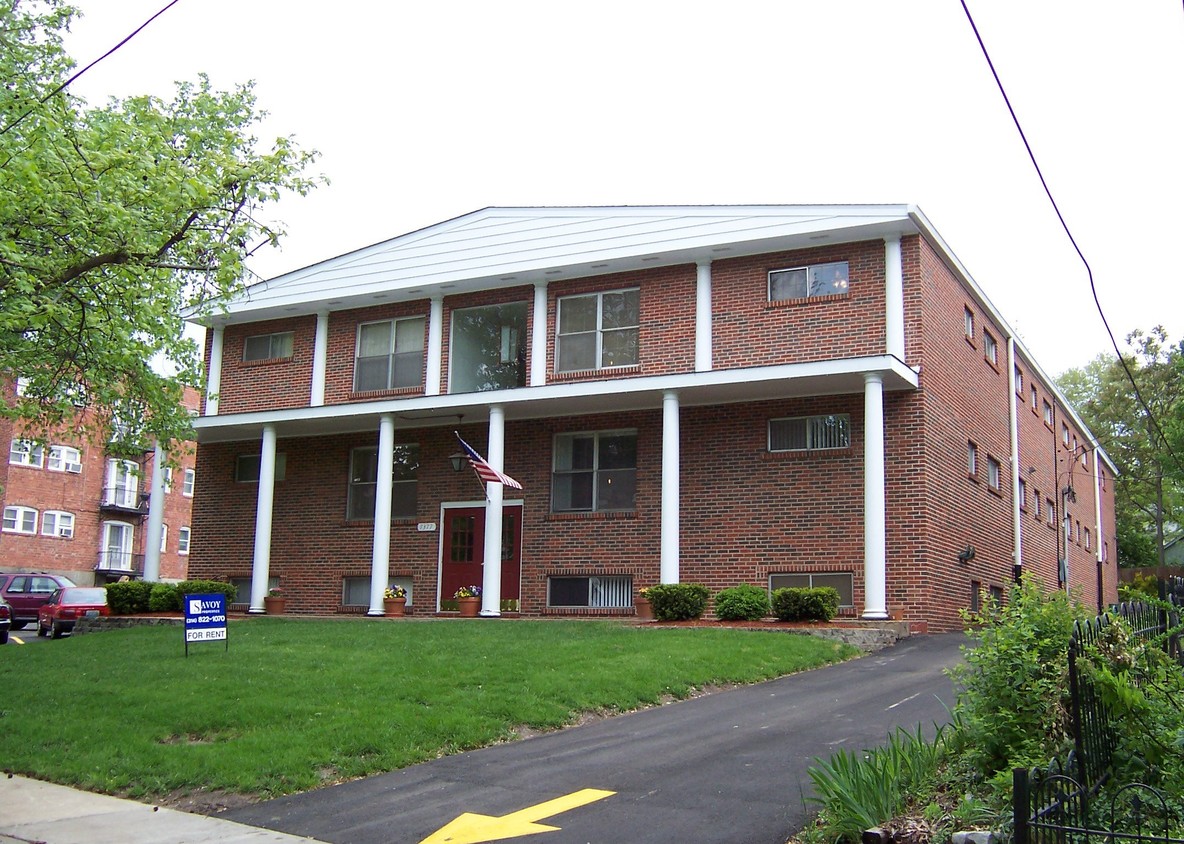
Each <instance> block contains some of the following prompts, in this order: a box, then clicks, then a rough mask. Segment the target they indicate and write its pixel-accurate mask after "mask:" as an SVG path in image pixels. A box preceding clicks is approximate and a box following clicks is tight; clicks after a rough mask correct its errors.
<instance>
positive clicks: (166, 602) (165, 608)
mask: <svg viewBox="0 0 1184 844" xmlns="http://www.w3.org/2000/svg"><path fill="white" fill-rule="evenodd" d="M148 609H149V610H151V611H152V612H180V611H181V596H180V595H178V594H177V587H176V586H174V585H173V584H171V583H154V584H152V593H151V594H150V595H149V596H148Z"/></svg>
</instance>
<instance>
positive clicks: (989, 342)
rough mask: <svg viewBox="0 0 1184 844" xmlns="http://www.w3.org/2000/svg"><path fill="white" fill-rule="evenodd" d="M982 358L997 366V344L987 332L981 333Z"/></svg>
mask: <svg viewBox="0 0 1184 844" xmlns="http://www.w3.org/2000/svg"><path fill="white" fill-rule="evenodd" d="M983 357H984V358H986V359H987V361H988V362H989V363H991V364H993V365H998V364H999V344H998V343H996V342H995V337H994V336H993V335H992V334H991V332H989V331H984V332H983Z"/></svg>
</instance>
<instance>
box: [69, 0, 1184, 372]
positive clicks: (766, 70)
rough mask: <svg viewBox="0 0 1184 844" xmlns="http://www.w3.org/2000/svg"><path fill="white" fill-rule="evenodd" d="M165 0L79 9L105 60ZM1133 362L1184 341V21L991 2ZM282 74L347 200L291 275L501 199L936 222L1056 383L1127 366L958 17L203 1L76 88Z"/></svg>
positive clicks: (309, 202)
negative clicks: (1091, 369)
mask: <svg viewBox="0 0 1184 844" xmlns="http://www.w3.org/2000/svg"><path fill="white" fill-rule="evenodd" d="M164 4H165V0H76V5H78V6H79V7H80V8H81V9H82V10H83V12H84V14H85V17H83V18H82V19H81V20H80V21H78V22H76V24H75V26H74V31H73V33H72V35H71V36H70V37H69V38H68V40H67V48H68V49H69V50H70V52H71V53H72V55H73V56H74V57H75V58H76V59H77V60H78V61H79V63H80V65H82V64H85V63H87V62H89V61H91V60H92V59H93V58H95V57H97V56H99V55H101V54H102V53H103V52H105V51H106V50H108V49H109V48H110V47H112V46H114V45H115V44H116V43H117V42H118V41H119V40H120V39H122V38H123V37H124V36H126V35H127V34H128V33H130V32H131V31H132V30H133V29H135V28H136V27H137V26H138V25H139V24H140V23H142V22H143V21H144V20H146V19H147V18H148V17H150V16H151V15H152V14H153V13H154V12H155V11H157V10H158V9H159V8H160V7H161V6H163V5H164ZM968 5H969V7H970V10H971V13H972V14H973V15H974V16H975V20H976V23H977V24H978V27H979V31H980V33H981V34H982V36H983V39H984V41H985V42H986V44H987V48H988V50H990V52H991V58H992V60H993V61H994V63H995V67H996V69H997V70H998V72H999V74H1000V76H1001V78H1002V80H1003V84H1004V85H1005V86H1006V88H1007V91H1008V95H1009V96H1010V98H1011V102H1012V105H1013V107H1014V108H1015V109H1016V112H1017V114H1018V115H1019V118H1020V121H1021V122H1022V124H1023V127H1024V131H1025V133H1026V134H1027V136H1028V140H1029V142H1030V143H1031V144H1032V146H1033V149H1034V151H1035V154H1036V156H1037V160H1038V161H1039V163H1040V165H1041V167H1042V168H1043V170H1044V174H1045V177H1046V178H1047V179H1048V182H1049V185H1050V187H1051V189H1052V191H1053V195H1054V196H1055V197H1056V199H1057V202H1058V203H1059V205H1060V207H1061V211H1062V213H1063V214H1064V215H1065V218H1066V220H1067V222H1068V224H1069V226H1070V228H1071V230H1072V231H1073V234H1074V236H1075V238H1076V239H1077V243H1078V245H1079V246H1080V248H1081V250H1082V252H1083V253H1084V254H1085V257H1086V259H1087V260H1088V261H1089V262H1090V265H1091V266H1092V268H1093V271H1094V278H1095V280H1096V282H1097V287H1098V294H1099V297H1100V299H1101V303H1102V306H1103V308H1104V309H1105V311H1106V315H1107V317H1108V319H1109V320H1110V324H1111V327H1112V328H1113V330H1114V333H1115V335H1116V337H1118V339H1119V342H1120V343H1121V342H1122V341H1123V337H1124V336H1125V335H1126V334H1127V333H1128V332H1129V331H1130V330H1131V329H1133V328H1144V329H1146V328H1149V327H1151V326H1153V325H1155V324H1163V325H1165V326H1166V327H1167V329H1168V331H1169V334H1170V336H1171V338H1172V339H1174V340H1180V339H1181V335H1182V334H1184V293H1182V288H1184V285H1182V281H1184V271H1182V266H1184V265H1182V262H1181V260H1180V257H1179V253H1178V252H1177V247H1178V246H1179V245H1180V242H1181V236H1180V227H1181V217H1182V214H1181V206H1180V201H1179V200H1180V198H1181V197H1184V156H1182V155H1181V148H1182V146H1184V144H1182V140H1184V139H1182V137H1181V136H1182V132H1181V127H1182V124H1184V116H1182V114H1184V110H1182V109H1181V107H1180V104H1181V101H1182V99H1184V98H1182V93H1181V80H1184V10H1182V9H1181V5H1180V3H1179V2H1176V0H1139V2H1128V3H1114V2H1102V0H989V2H988V0H968ZM200 71H205V72H206V73H208V74H209V75H210V77H211V79H212V80H213V82H214V83H215V84H216V85H218V86H220V87H230V86H231V85H233V84H234V83H236V82H242V81H246V80H250V79H254V80H255V81H256V83H257V87H256V93H257V95H258V99H259V103H260V105H261V107H263V108H264V109H266V110H267V111H269V112H270V114H271V117H270V118H269V120H268V122H267V124H266V127H265V128H266V131H264V132H263V133H261V137H264V138H271V137H274V136H276V135H287V134H292V135H295V136H296V138H297V140H298V141H299V142H300V143H301V144H302V145H303V146H305V147H312V148H316V149H318V150H320V151H321V152H322V153H323V157H322V158H321V160H320V161H319V162H318V170H319V171H320V172H323V173H324V174H326V175H327V176H328V177H329V178H330V179H331V180H332V184H331V185H330V186H328V187H322V188H320V189H318V190H317V191H315V192H314V193H313V194H312V195H311V196H310V197H308V198H304V199H301V198H299V197H293V198H291V199H287V200H284V201H283V202H282V203H280V204H279V205H278V206H276V207H275V208H274V209H273V212H272V217H273V218H275V219H280V220H282V221H284V222H285V223H286V224H287V227H288V232H289V236H288V237H287V238H286V239H285V241H284V246H283V248H282V251H276V250H264V252H265V253H266V254H260V255H259V256H257V258H256V259H255V260H254V262H253V264H252V267H253V269H254V270H255V271H256V272H258V273H260V274H261V275H263V276H264V277H270V276H274V275H277V274H279V273H282V272H286V271H288V270H291V269H295V268H298V267H301V266H305V265H307V264H310V263H313V262H315V261H319V260H323V259H325V258H329V257H332V256H334V255H338V254H340V253H342V252H346V251H349V250H352V249H355V248H358V247H360V246H364V245H367V244H370V243H374V242H376V241H380V240H384V239H387V238H389V237H394V236H396V235H399V234H402V233H404V232H408V231H413V230H415V229H418V228H422V227H424V226H427V225H431V224H433V223H437V222H440V221H442V220H446V219H450V218H452V217H456V216H459V215H461V214H465V213H468V212H470V211H474V210H477V209H479V208H483V207H486V206H490V205H531V206H534V205H539V206H546V205H665V204H764V203H770V204H781V203H787V204H811V203H878V202H891V203H897V202H908V203H915V204H917V205H919V206H920V207H921V209H922V210H923V211H924V212H925V214H926V216H927V217H928V218H929V220H930V221H931V222H932V223H933V225H934V227H935V228H936V229H937V230H938V231H939V232H940V233H941V235H942V236H943V237H944V239H945V240H946V242H947V243H948V244H949V246H950V247H951V248H952V249H953V251H954V253H955V254H956V255H957V256H958V257H959V259H960V260H961V261H962V263H963V264H964V265H965V267H966V268H967V269H968V270H969V272H970V273H971V275H972V276H973V277H974V278H975V280H976V281H977V282H978V283H979V286H980V287H982V288H983V290H984V291H986V293H987V295H988V296H989V297H990V298H991V300H992V301H993V302H994V304H995V305H996V307H997V308H998V309H999V310H1000V312H1001V313H1002V314H1003V315H1004V317H1005V318H1006V319H1007V320H1008V322H1009V323H1010V324H1011V326H1012V327H1013V328H1015V329H1016V330H1017V331H1018V332H1019V333H1020V335H1021V337H1022V338H1023V340H1024V342H1025V344H1026V345H1027V346H1028V348H1029V349H1031V350H1032V352H1033V353H1034V354H1035V356H1036V358H1037V359H1038V361H1039V362H1040V363H1041V365H1042V366H1043V367H1044V368H1045V370H1046V371H1048V372H1049V373H1050V374H1054V375H1055V374H1057V373H1060V372H1061V371H1063V370H1064V369H1066V368H1068V367H1072V366H1080V365H1083V364H1085V363H1086V362H1088V361H1089V360H1090V359H1092V358H1093V357H1094V356H1095V355H1096V354H1098V353H1099V352H1103V351H1107V350H1109V349H1110V346H1109V340H1108V339H1107V338H1106V335H1105V331H1104V329H1103V327H1102V323H1101V319H1100V317H1099V316H1098V313H1097V311H1096V309H1095V307H1094V303H1093V300H1092V297H1091V296H1090V292H1089V282H1088V276H1087V274H1086V270H1085V267H1084V265H1083V264H1082V263H1081V261H1080V259H1079V258H1078V257H1077V255H1076V253H1075V252H1074V250H1073V247H1072V244H1071V243H1070V242H1069V240H1068V238H1067V237H1066V236H1065V234H1064V232H1063V231H1062V230H1061V228H1060V224H1059V223H1058V221H1057V219H1056V216H1055V214H1054V212H1053V209H1052V207H1051V206H1050V204H1049V203H1048V201H1047V199H1046V198H1045V196H1044V194H1043V191H1042V189H1041V187H1040V183H1039V180H1038V178H1037V175H1036V172H1035V171H1034V169H1033V168H1032V166H1031V164H1030V163H1029V161H1028V159H1027V155H1026V153H1025V152H1024V149H1023V145H1022V142H1021V140H1020V138H1019V135H1018V134H1017V132H1016V130H1015V128H1014V127H1013V125H1012V123H1011V120H1010V118H1009V116H1008V114H1007V110H1006V106H1005V104H1004V102H1003V100H1002V97H1001V96H1000V94H999V92H998V91H997V89H996V87H995V83H994V81H993V80H992V78H991V76H990V71H989V68H988V67H987V64H986V61H985V59H984V58H983V56H982V54H981V52H980V50H979V47H978V45H977V43H976V42H975V39H974V34H973V32H972V30H971V28H970V25H969V23H968V22H967V20H966V18H965V16H964V14H963V11H962V8H961V5H960V4H959V3H958V2H955V1H954V0H904V2H884V0H808V1H807V0H780V1H779V2H773V0H765V2H749V0H732V2H728V3H721V2H701V0H684V1H683V2H646V0H630V2H617V0H599V1H598V2H596V3H591V4H576V3H561V2H556V1H555V0H548V1H547V2H469V1H468V0H451V2H447V3H442V2H440V3H437V2H417V3H410V2H406V3H404V2H385V1H384V0H346V2H339V3H323V2H318V3H311V2H305V0H180V2H179V3H177V5H176V6H174V7H173V8H172V9H170V10H169V11H168V12H166V13H165V14H164V15H163V16H162V17H161V18H160V19H158V20H157V21H156V22H154V23H153V24H151V25H150V26H149V27H148V28H147V29H145V30H144V31H143V32H142V33H140V34H139V35H138V36H137V37H136V38H134V39H133V40H132V41H130V42H129V43H128V44H127V45H125V46H124V47H123V48H122V49H120V50H119V51H118V52H116V53H115V54H114V55H113V56H111V57H110V58H108V59H106V60H105V61H103V62H102V63H100V64H99V65H97V66H96V67H95V68H93V69H92V70H90V71H89V72H88V73H87V74H86V75H85V76H83V77H82V79H81V80H79V81H78V82H77V83H75V84H74V85H73V86H72V90H73V91H74V93H75V94H78V95H80V96H83V97H85V98H87V99H88V100H89V101H90V102H92V103H94V104H100V103H102V102H103V101H104V100H105V99H106V97H107V96H108V95H118V96H126V95H132V94H139V93H145V92H147V93H155V94H159V95H162V96H168V95H169V93H170V92H171V90H172V82H173V80H177V79H193V78H194V77H195V76H196V74H197V73H198V72H200Z"/></svg>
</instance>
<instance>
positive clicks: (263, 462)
mask: <svg viewBox="0 0 1184 844" xmlns="http://www.w3.org/2000/svg"><path fill="white" fill-rule="evenodd" d="M274 502H275V425H264V426H263V443H262V445H261V447H260V452H259V492H258V503H257V504H256V505H255V554H254V557H253V561H252V563H251V607H250V609H249V610H247V611H248V612H252V613H261V612H264V609H263V599H264V597H266V595H267V581H268V578H269V577H270V576H271V575H270V570H271V510H272V506H273V504H274Z"/></svg>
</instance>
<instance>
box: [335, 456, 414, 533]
mask: <svg viewBox="0 0 1184 844" xmlns="http://www.w3.org/2000/svg"><path fill="white" fill-rule="evenodd" d="M418 475H419V446H418V445H415V444H410V445H396V446H395V460H394V477H393V480H392V483H391V518H392V519H414V518H415V512H416V505H417V502H418V488H419V482H418V480H417V478H418ZM377 493H378V449H377V448H373V447H370V448H355V449H354V450H353V451H351V452H350V456H349V496H348V498H349V501H348V504H347V510H348V512H347V518H349V519H351V520H358V521H365V520H373V519H374V502H375V498H376V496H377Z"/></svg>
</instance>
